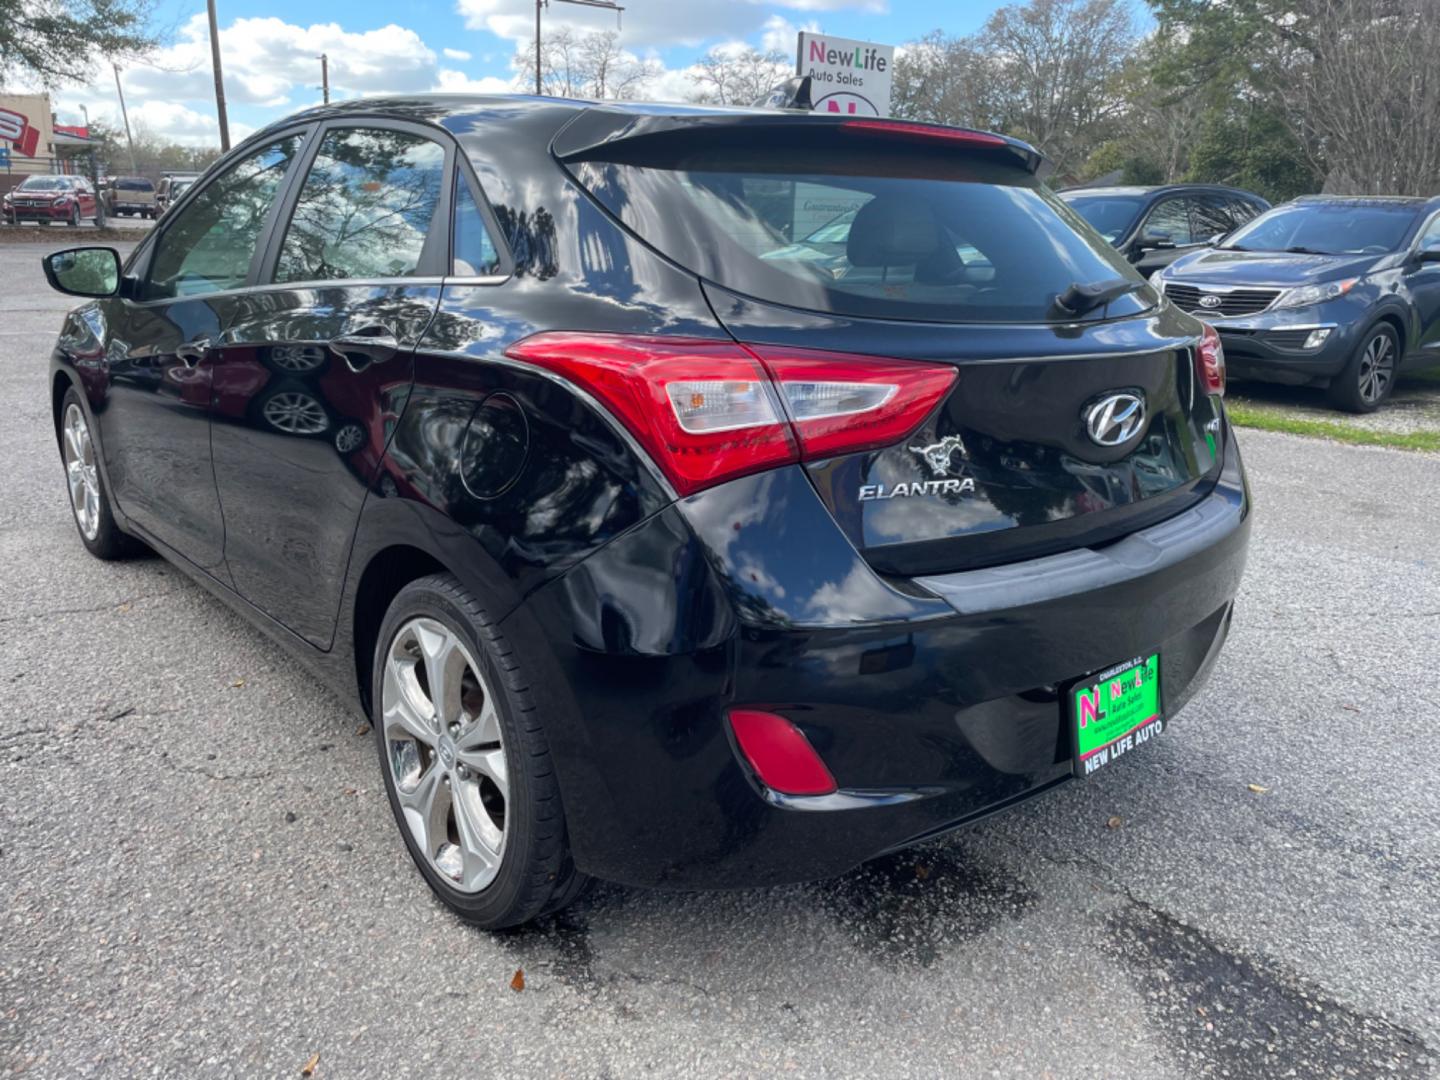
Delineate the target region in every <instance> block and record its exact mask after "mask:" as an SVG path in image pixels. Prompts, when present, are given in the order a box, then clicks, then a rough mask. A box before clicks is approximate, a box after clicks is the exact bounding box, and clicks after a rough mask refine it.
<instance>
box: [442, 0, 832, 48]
mask: <svg viewBox="0 0 1440 1080" xmlns="http://www.w3.org/2000/svg"><path fill="white" fill-rule="evenodd" d="M807 2H808V0H807ZM455 10H456V11H457V12H459V13H460V14H461V15H462V16H463V17H464V19H465V25H466V26H468V27H469V28H470V29H472V30H488V31H490V32H491V33H492V34H495V35H496V36H498V37H502V38H505V39H506V40H508V41H513V42H516V43H517V44H518V45H521V46H522V47H523V46H524V45H525V44H526V43H528V42H531V41H534V40H535V3H534V0H456V4H455ZM755 17H756V10H755V7H754V6H753V5H752V4H750V3H746V2H744V0H707V2H705V3H686V2H680V3H665V2H661V3H653V2H647V3H644V4H627V5H625V13H624V15H623V16H622V17H621V18H620V19H619V20H618V22H619V27H618V28H619V31H620V40H621V42H623V43H624V44H626V45H628V46H630V47H632V48H635V49H647V48H652V47H660V46H665V45H700V44H703V43H704V42H706V41H709V40H712V39H714V38H717V37H719V38H732V37H738V36H740V35H741V34H744V33H746V32H748V31H750V30H752V29H754V26H755ZM543 18H544V23H543V25H544V26H569V27H572V28H574V29H575V30H579V31H590V30H615V29H616V28H617V26H616V23H617V19H616V17H615V14H614V13H613V12H609V11H604V10H601V9H598V8H589V9H587V8H584V7H576V6H575V5H572V4H552V5H551V6H549V7H547V8H546V9H545V13H544V17H543Z"/></svg>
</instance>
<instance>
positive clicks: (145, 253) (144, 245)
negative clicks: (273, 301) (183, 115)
mask: <svg viewBox="0 0 1440 1080" xmlns="http://www.w3.org/2000/svg"><path fill="white" fill-rule="evenodd" d="M315 127H316V125H315V124H314V122H313V121H312V122H309V123H301V124H295V125H289V126H286V127H283V128H280V129H278V130H276V131H273V132H262V133H261V134H260V135H257V136H256V137H254V138H253V139H247V140H246V141H245V142H244V143H242V144H241V145H239V146H237V147H235V149H234V150H232V151H231V152H230V153H228V154H226V155H225V156H224V157H222V158H221V159H220V160H219V161H216V162H215V163H214V164H213V165H211V166H210V168H209V169H207V170H206V172H205V174H204V175H202V176H201V177H200V178H199V179H198V180H196V181H195V182H194V183H193V184H191V185H190V187H189V188H187V189H186V190H185V191H183V192H181V194H180V198H179V199H177V200H176V201H175V202H174V203H173V204H171V206H170V207H168V208H167V210H166V213H165V217H164V219H162V221H161V222H159V223H157V224H156V225H155V227H154V228H153V229H151V230H150V235H149V236H147V237H146V238H145V239H144V240H143V241H141V243H140V244H139V246H137V247H136V248H135V250H134V252H133V253H132V254H131V256H130V258H129V260H128V261H127V262H126V263H125V266H124V267H123V268H122V271H121V272H122V274H123V277H124V279H125V280H128V281H130V282H131V283H132V285H131V289H132V290H133V289H137V288H139V287H140V286H141V285H143V284H144V283H145V281H146V280H147V279H148V276H149V273H150V262H151V258H152V257H153V256H154V254H155V249H156V248H157V247H159V245H160V242H161V240H163V239H164V238H165V235H166V234H167V233H168V232H169V231H170V230H171V229H172V228H174V226H175V223H176V222H177V221H178V220H179V219H180V213H179V212H180V211H182V210H184V208H185V207H186V206H187V205H188V204H189V203H190V201H191V200H193V199H195V198H198V197H199V194H200V192H202V191H204V190H205V189H206V188H208V187H209V186H210V185H211V184H213V183H215V182H216V181H217V180H218V179H219V178H220V177H222V176H225V175H227V174H228V173H229V172H230V170H231V169H232V168H233V167H234V166H235V165H237V164H239V163H240V162H241V161H243V160H245V158H247V157H249V156H250V155H251V154H253V153H255V152H256V151H257V150H263V149H264V148H265V147H267V146H273V145H274V144H275V143H277V142H280V141H282V140H284V139H288V138H289V137H290V136H292V135H299V136H300V138H301V143H300V152H299V153H297V154H296V155H295V156H294V157H293V158H291V159H290V164H289V166H288V167H287V168H286V170H285V175H284V176H283V177H281V179H280V188H279V190H278V191H277V192H276V194H275V201H274V202H273V203H272V204H271V205H270V210H269V212H268V213H267V214H266V216H265V223H264V224H263V225H262V226H261V227H260V236H259V237H258V242H257V243H256V245H255V253H254V254H253V255H251V256H250V269H249V270H248V271H247V272H246V274H245V283H244V284H243V285H237V286H236V287H235V288H233V289H217V290H216V291H215V292H213V293H201V294H197V295H195V296H158V297H155V298H154V299H151V300H139V299H136V298H135V297H133V296H130V297H127V298H126V299H127V300H128V302H129V303H132V304H134V305H136V306H137V307H146V308H149V307H158V306H160V305H162V304H173V303H175V302H176V301H178V300H199V299H203V298H207V297H212V296H230V295H233V294H235V293H237V292H243V291H245V290H248V289H250V288H253V287H254V285H255V275H256V271H257V269H258V263H257V259H258V257H259V256H260V255H261V254H262V253H263V252H264V251H265V250H266V249H267V247H268V246H269V243H270V235H271V232H272V231H273V230H274V228H275V213H276V211H277V210H278V209H279V208H280V206H281V205H283V203H284V201H285V199H286V197H287V196H288V194H289V192H290V188H291V186H292V185H293V183H294V178H295V175H296V166H297V164H298V163H299V162H300V161H302V160H304V158H305V156H306V154H307V152H308V150H309V148H310V146H311V145H313V142H314V138H313V136H314V133H315Z"/></svg>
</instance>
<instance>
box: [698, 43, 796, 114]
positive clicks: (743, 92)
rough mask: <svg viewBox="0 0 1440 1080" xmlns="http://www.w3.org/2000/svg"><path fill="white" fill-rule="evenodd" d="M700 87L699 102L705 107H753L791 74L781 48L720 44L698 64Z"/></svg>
mask: <svg viewBox="0 0 1440 1080" xmlns="http://www.w3.org/2000/svg"><path fill="white" fill-rule="evenodd" d="M694 71H695V81H696V83H697V84H698V86H699V87H700V90H699V93H698V94H697V95H696V97H695V100H696V101H698V102H700V103H702V104H705V105H753V104H754V103H755V102H756V101H758V100H759V99H760V98H762V97H764V96H765V95H766V94H768V93H769V92H770V91H771V90H772V89H774V88H775V86H776V84H778V83H780V82H782V81H783V80H784V79H785V78H786V77H787V76H789V75H790V74H791V64H790V61H789V59H788V58H787V57H786V56H785V54H784V53H782V52H780V51H779V50H778V49H771V50H770V51H768V52H761V51H760V50H759V49H756V48H754V47H753V46H750V45H745V46H735V45H717V46H716V47H715V48H713V49H711V50H710V51H709V52H707V53H706V54H705V55H704V56H703V57H701V59H700V62H699V63H698V64H696V65H695V69H694Z"/></svg>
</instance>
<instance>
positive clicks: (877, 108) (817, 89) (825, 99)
mask: <svg viewBox="0 0 1440 1080" xmlns="http://www.w3.org/2000/svg"><path fill="white" fill-rule="evenodd" d="M894 69H895V46H893V45H877V44H876V43H875V42H873V41H853V40H851V39H850V38H838V37H832V36H831V35H829V34H812V33H810V32H809V31H808V30H802V31H801V32H800V41H799V45H798V47H797V49H796V56H795V73H796V74H797V75H809V76H810V80H811V85H810V98H811V100H812V101H813V102H814V103H815V111H816V112H834V113H846V114H850V115H854V116H888V115H889V114H890V86H891V82H892V81H893V78H894Z"/></svg>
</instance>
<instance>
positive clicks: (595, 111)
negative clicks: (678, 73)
mask: <svg viewBox="0 0 1440 1080" xmlns="http://www.w3.org/2000/svg"><path fill="white" fill-rule="evenodd" d="M786 85H788V84H782V86H780V87H777V88H776V90H775V93H777V94H778V93H780V92H781V91H782V90H784V89H785V86H786ZM795 89H796V90H797V91H798V89H799V88H798V87H797V88H795ZM827 129H828V130H832V131H834V132H835V133H836V134H841V133H843V134H844V135H845V136H846V137H847V138H851V137H853V138H857V139H866V140H875V141H878V140H890V141H898V142H906V143H909V144H910V145H912V146H914V145H916V144H917V143H923V144H928V145H930V146H932V147H933V148H934V149H936V150H939V151H944V150H946V149H951V150H962V149H963V150H966V151H970V152H975V151H981V152H989V153H998V154H1001V155H1003V156H1005V157H1006V158H1008V159H1010V160H1011V162H1012V163H1014V164H1018V165H1020V166H1021V167H1023V168H1024V169H1026V170H1027V171H1029V172H1031V173H1033V174H1034V175H1036V176H1038V177H1040V178H1042V179H1043V178H1044V177H1046V176H1048V175H1049V174H1050V172H1051V171H1052V166H1051V164H1050V161H1049V159H1047V158H1046V157H1045V155H1044V154H1042V153H1040V151H1039V150H1036V149H1035V148H1034V147H1033V146H1031V145H1030V144H1029V143H1027V142H1021V141H1020V140H1019V139H1012V138H1010V137H1009V136H1008V135H997V134H995V133H994V132H990V131H972V130H970V129H969V128H959V127H949V126H947V125H945V124H924V123H916V122H914V121H910V120H888V119H884V118H881V117H855V116H848V115H846V114H844V113H830V112H806V111H802V110H800V109H794V108H785V109H775V108H766V109H704V108H700V107H697V106H693V105H692V106H680V105H675V106H670V105H625V106H610V105H597V106H595V107H593V108H589V109H586V110H585V111H584V112H582V113H579V114H578V115H577V116H576V117H575V119H574V120H572V121H571V122H570V123H568V124H566V125H565V127H564V128H562V129H561V130H560V132H559V133H558V134H557V135H556V136H555V139H554V141H553V142H552V143H551V145H550V150H551V153H553V154H554V155H555V156H556V157H557V158H559V159H560V160H561V161H564V162H573V161H584V160H589V159H600V158H606V157H610V156H612V155H616V154H622V153H625V154H629V153H634V152H639V151H642V150H644V149H647V148H649V147H652V146H658V145H659V144H661V143H662V142H670V141H671V140H676V141H690V140H693V141H695V142H696V143H697V144H698V145H703V144H704V142H705V141H706V136H707V135H718V134H722V133H734V132H736V131H740V130H743V131H744V132H745V133H746V134H754V135H757V136H758V135H781V134H792V135H793V134H799V133H802V132H805V133H811V132H817V131H823V130H827ZM871 145H872V146H873V145H874V142H873V141H872V143H871Z"/></svg>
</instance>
